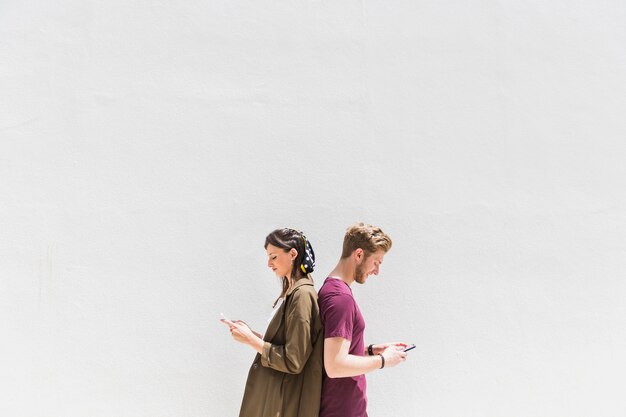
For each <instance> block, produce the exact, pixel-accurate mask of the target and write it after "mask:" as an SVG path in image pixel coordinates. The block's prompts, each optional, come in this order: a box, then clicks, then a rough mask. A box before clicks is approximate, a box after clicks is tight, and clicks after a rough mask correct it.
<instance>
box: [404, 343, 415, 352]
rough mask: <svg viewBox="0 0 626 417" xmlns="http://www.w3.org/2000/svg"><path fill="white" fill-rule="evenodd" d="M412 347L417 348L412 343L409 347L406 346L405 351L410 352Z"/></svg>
mask: <svg viewBox="0 0 626 417" xmlns="http://www.w3.org/2000/svg"><path fill="white" fill-rule="evenodd" d="M411 349H415V345H414V344H410V345H408V346H407V347H405V348H404V350H403V352H408V351H409V350H411Z"/></svg>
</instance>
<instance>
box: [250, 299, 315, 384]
mask: <svg viewBox="0 0 626 417" xmlns="http://www.w3.org/2000/svg"><path fill="white" fill-rule="evenodd" d="M314 303H316V300H315V298H314V297H313V295H312V294H310V293H309V292H308V291H302V290H301V289H299V290H296V291H294V293H293V294H292V296H291V300H289V304H288V305H287V309H286V311H285V323H284V326H285V339H286V342H285V345H275V344H271V343H270V342H265V344H264V345H263V353H262V354H261V365H263V366H265V367H267V368H271V369H274V370H277V371H280V372H285V373H288V374H299V373H300V372H302V370H303V369H304V365H305V364H306V362H307V360H308V359H309V356H310V355H311V351H312V350H313V346H312V345H313V344H312V342H311V315H312V311H313V308H314V307H315V306H314Z"/></svg>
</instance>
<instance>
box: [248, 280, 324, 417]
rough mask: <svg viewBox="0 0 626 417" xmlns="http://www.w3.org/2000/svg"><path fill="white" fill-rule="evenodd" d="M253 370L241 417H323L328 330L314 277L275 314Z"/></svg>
mask: <svg viewBox="0 0 626 417" xmlns="http://www.w3.org/2000/svg"><path fill="white" fill-rule="evenodd" d="M263 340H265V345H264V347H263V354H258V353H257V355H256V357H255V358H254V362H253V363H252V366H251V367H250V371H249V373H248V380H247V382H246V389H245V392H244V395H243V400H242V403H241V411H240V412H239V416H240V417H318V414H319V406H320V396H321V392H322V369H323V366H324V365H323V359H322V354H323V349H324V335H323V331H322V322H321V320H320V316H319V308H318V306H317V292H316V291H315V288H314V287H313V282H312V281H311V280H310V279H308V278H302V279H300V280H298V281H297V282H296V284H295V285H294V287H293V288H292V289H291V290H290V291H289V292H288V293H287V295H286V297H285V300H284V302H283V304H282V305H281V306H280V307H279V308H278V310H277V311H276V314H275V315H274V317H273V318H272V321H271V322H270V324H269V326H268V327H267V331H266V332H265V336H264V337H263Z"/></svg>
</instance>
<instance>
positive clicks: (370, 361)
mask: <svg viewBox="0 0 626 417" xmlns="http://www.w3.org/2000/svg"><path fill="white" fill-rule="evenodd" d="M401 349H402V348H397V347H394V346H391V347H389V348H386V349H385V350H384V351H383V352H382V353H381V354H382V355H383V356H384V358H385V367H392V366H396V365H397V364H398V363H400V362H401V361H403V360H405V359H406V353H404V352H402V350H401ZM349 350H350V341H349V340H347V339H344V338H343V337H329V338H327V339H324V368H325V369H326V375H328V376H329V377H330V378H344V377H350V376H357V375H363V374H366V373H368V372H372V371H374V370H376V369H379V368H380V367H381V366H382V364H383V360H382V359H381V357H380V356H379V355H374V356H358V355H350V354H349V353H348V351H349Z"/></svg>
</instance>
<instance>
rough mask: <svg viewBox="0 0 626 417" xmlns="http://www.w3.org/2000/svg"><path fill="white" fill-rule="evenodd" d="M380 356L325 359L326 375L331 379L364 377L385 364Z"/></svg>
mask: <svg viewBox="0 0 626 417" xmlns="http://www.w3.org/2000/svg"><path fill="white" fill-rule="evenodd" d="M382 361H383V359H382V358H381V357H380V355H374V356H357V355H346V356H344V357H342V358H325V360H324V362H325V367H326V374H327V375H328V376H329V377H330V378H345V377H351V376H357V375H363V374H366V373H368V372H372V371H375V370H376V369H379V368H380V367H381V366H382V364H383V362H382Z"/></svg>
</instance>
